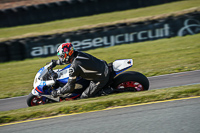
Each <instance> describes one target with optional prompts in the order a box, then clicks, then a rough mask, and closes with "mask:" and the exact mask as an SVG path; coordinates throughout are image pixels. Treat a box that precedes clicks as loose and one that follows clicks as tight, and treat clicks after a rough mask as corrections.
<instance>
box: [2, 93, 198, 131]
mask: <svg viewBox="0 0 200 133" xmlns="http://www.w3.org/2000/svg"><path fill="white" fill-rule="evenodd" d="M199 118H200V96H197V97H193V98H182V99H176V100H168V101H160V102H153V103H146V104H139V105H129V106H126V107H118V108H111V109H107V110H103V111H94V112H89V113H79V114H72V115H65V116H60V117H54V118H53V117H52V118H43V119H40V120H37V119H35V120H32V121H30V120H29V121H22V122H20V123H10V124H8V125H0V132H1V133H38V132H42V133H134V132H135V133H199V131H200V126H199V125H200V119H199Z"/></svg>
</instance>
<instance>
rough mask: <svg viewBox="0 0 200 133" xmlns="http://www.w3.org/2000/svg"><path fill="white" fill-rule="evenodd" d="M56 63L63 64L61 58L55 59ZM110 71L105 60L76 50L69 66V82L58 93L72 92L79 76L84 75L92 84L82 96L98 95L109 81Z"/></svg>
mask: <svg viewBox="0 0 200 133" xmlns="http://www.w3.org/2000/svg"><path fill="white" fill-rule="evenodd" d="M53 64H54V66H55V65H63V63H62V62H61V61H60V60H57V61H54V63H53ZM109 75H110V71H109V69H108V65H107V63H106V62H105V61H103V60H99V59H97V58H96V57H94V56H92V55H90V54H87V53H83V52H80V51H75V52H74V57H73V61H72V63H71V66H70V68H69V79H68V83H67V84H66V85H65V86H64V87H62V88H60V89H59V90H58V91H57V93H58V94H59V93H60V94H65V93H70V92H72V91H73V90H74V89H75V82H76V78H77V77H82V78H84V79H86V80H89V81H90V85H89V86H88V87H87V88H86V89H85V91H84V92H83V93H82V95H81V97H80V98H88V97H94V96H97V94H98V92H99V91H100V90H101V89H102V88H103V87H104V86H105V85H106V84H107V83H108V81H109Z"/></svg>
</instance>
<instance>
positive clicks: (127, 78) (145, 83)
mask: <svg viewBox="0 0 200 133" xmlns="http://www.w3.org/2000/svg"><path fill="white" fill-rule="evenodd" d="M112 87H113V88H115V89H116V90H117V91H119V92H126V91H144V90H148V89H149V80H148V79H147V77H146V76H145V75H143V74H142V73H139V72H135V71H128V72H124V73H122V74H120V75H119V76H117V77H116V78H115V79H114V80H113V84H112Z"/></svg>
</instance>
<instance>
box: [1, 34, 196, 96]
mask: <svg viewBox="0 0 200 133" xmlns="http://www.w3.org/2000/svg"><path fill="white" fill-rule="evenodd" d="M199 42H200V34H196V35H192V36H185V37H175V38H170V39H161V40H156V41H148V42H141V43H132V44H124V45H118V46H114V47H109V48H99V49H95V50H90V51H86V52H87V53H90V54H92V55H94V56H96V57H97V58H100V59H103V60H106V61H107V62H113V61H114V60H117V59H127V58H132V59H134V65H133V67H132V68H130V69H129V70H130V71H138V72H141V73H143V74H145V75H146V76H148V77H149V76H156V75H162V74H169V73H176V72H183V71H190V70H198V69H200V58H199V57H200V52H199V51H200V43H199ZM51 59H58V58H57V56H53V57H48V58H36V59H26V60H24V61H14V62H7V63H0V73H1V75H0V84H1V88H0V98H8V97H15V96H22V95H28V94H29V93H30V92H31V89H32V88H33V87H32V84H33V79H34V76H35V74H36V73H37V71H38V70H39V69H40V68H41V67H43V66H44V65H45V64H46V62H49V61H51ZM63 67H64V66H58V67H56V68H55V69H57V68H63Z"/></svg>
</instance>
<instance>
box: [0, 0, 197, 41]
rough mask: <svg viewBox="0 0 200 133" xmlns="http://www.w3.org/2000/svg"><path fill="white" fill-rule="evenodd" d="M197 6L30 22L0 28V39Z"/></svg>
mask: <svg viewBox="0 0 200 133" xmlns="http://www.w3.org/2000/svg"><path fill="white" fill-rule="evenodd" d="M199 6H200V1H199V0H183V1H177V2H171V3H167V4H162V5H156V6H150V7H145V8H139V9H131V10H125V11H116V12H111V13H104V14H99V15H92V16H86V17H78V18H71V19H63V20H57V21H52V22H47V23H41V24H32V25H26V26H17V27H11V28H0V40H8V39H9V38H21V37H23V36H36V35H41V34H54V33H58V32H64V31H68V30H71V29H73V28H75V29H79V28H80V27H82V28H83V26H86V27H91V25H96V24H102V23H111V22H114V21H121V20H127V19H133V18H138V17H147V16H152V15H153V16H154V15H160V14H165V13H173V12H176V11H181V10H184V9H188V8H193V7H199Z"/></svg>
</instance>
